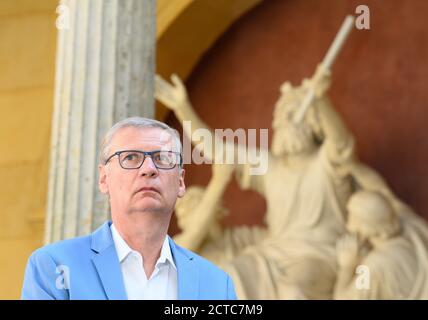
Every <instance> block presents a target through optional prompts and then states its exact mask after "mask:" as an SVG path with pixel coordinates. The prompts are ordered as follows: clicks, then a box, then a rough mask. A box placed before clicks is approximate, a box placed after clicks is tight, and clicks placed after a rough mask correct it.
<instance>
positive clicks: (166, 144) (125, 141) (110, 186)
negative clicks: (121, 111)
mask: <svg viewBox="0 0 428 320" xmlns="http://www.w3.org/2000/svg"><path fill="white" fill-rule="evenodd" d="M177 148H178V147H177V146H175V145H174V139H173V138H172V137H171V136H170V135H169V134H168V133H167V132H166V131H165V130H163V129H161V128H143V129H141V128H134V127H126V128H122V129H119V131H117V132H116V133H115V135H114V136H113V139H112V141H111V143H110V146H109V148H108V152H109V155H112V154H114V153H115V152H117V151H121V150H141V151H154V150H169V151H178V150H177ZM99 173H100V178H99V188H100V191H101V192H102V193H104V194H108V195H109V198H110V205H111V211H112V215H118V214H119V215H122V214H130V213H144V212H147V213H157V214H162V213H166V214H169V215H170V214H171V213H172V211H173V209H174V205H175V202H176V200H177V197H179V198H180V197H182V196H183V195H184V192H185V185H184V170H180V168H179V166H178V165H177V166H175V168H173V169H169V170H165V169H157V168H156V166H155V165H154V163H153V161H152V159H151V157H150V156H147V157H146V158H145V160H144V162H143V165H142V166H141V167H140V168H139V169H131V170H129V169H128V170H127V169H123V168H122V167H121V166H120V164H119V160H118V156H114V157H113V158H111V159H110V161H109V162H108V163H107V164H105V165H103V164H102V165H100V166H99Z"/></svg>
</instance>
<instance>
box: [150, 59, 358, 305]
mask: <svg viewBox="0 0 428 320" xmlns="http://www.w3.org/2000/svg"><path fill="white" fill-rule="evenodd" d="M316 75H317V79H321V81H318V82H317V85H316V89H317V90H316V93H317V95H316V99H315V100H314V101H313V103H312V106H311V108H310V109H309V112H308V113H307V114H306V116H305V118H304V119H303V121H302V122H300V123H296V122H295V121H294V117H295V114H296V112H297V110H298V107H299V105H300V103H301V101H302V99H303V97H304V94H305V92H306V90H307V88H308V87H309V86H310V85H313V83H311V80H304V81H303V82H302V84H301V85H300V86H298V87H293V86H292V85H291V84H290V83H288V82H286V83H284V84H283V85H282V86H281V92H280V97H279V100H278V101H277V103H276V105H275V110H274V119H273V126H272V127H273V140H272V148H271V150H265V149H257V150H249V149H250V148H251V147H249V148H247V149H245V150H243V147H242V146H236V148H235V149H234V150H236V157H238V153H239V152H247V155H248V157H251V156H252V155H254V154H262V153H263V154H265V156H262V157H260V159H265V160H266V159H268V166H267V167H268V169H267V172H266V174H264V175H254V174H252V170H251V169H252V168H254V166H255V164H254V162H253V161H252V162H248V163H245V164H239V163H238V162H237V161H235V164H234V165H233V170H234V172H235V177H236V179H237V181H238V182H239V184H240V186H241V187H242V188H243V189H253V190H255V191H257V192H259V193H260V194H261V195H262V196H263V197H264V198H265V199H266V202H267V212H266V217H265V218H266V225H267V229H266V234H265V235H264V236H263V237H253V238H254V239H257V240H258V241H256V242H255V243H248V244H247V243H246V248H245V249H243V250H238V251H237V253H236V254H234V256H233V257H229V258H228V259H224V263H223V267H224V269H226V270H227V271H228V272H229V274H231V276H232V277H233V278H234V283H235V286H236V290H237V294H238V296H239V297H240V298H243V299H245V298H248V299H271V298H272V299H275V298H293V297H297V298H329V297H331V295H332V291H333V284H334V278H335V270H336V254H335V241H336V239H337V238H338V236H339V235H340V234H342V233H343V232H344V231H345V220H346V217H345V215H344V214H345V212H346V210H345V205H346V203H347V200H348V198H349V197H350V195H351V193H352V192H353V185H352V178H351V176H350V175H349V174H348V173H347V172H346V170H345V168H346V167H347V164H348V163H349V162H350V161H352V159H353V153H354V140H353V137H352V135H351V134H350V132H349V131H348V130H347V128H346V126H345V125H344V123H343V122H342V120H341V118H340V117H339V115H338V114H337V113H336V111H335V110H334V108H333V107H332V104H331V102H330V100H329V98H328V97H327V96H326V95H325V91H326V90H327V88H328V87H329V85H330V74H329V72H328V71H327V70H325V69H324V68H322V66H321V65H320V66H319V67H318V69H317V73H316ZM172 82H173V85H171V84H169V83H168V82H166V81H165V80H163V79H162V78H160V77H159V76H158V77H157V81H156V97H157V99H158V100H159V101H160V102H162V103H163V104H165V105H166V106H167V107H169V108H170V109H171V110H173V111H174V112H175V114H176V116H177V117H178V119H179V120H180V121H185V120H187V121H191V124H192V126H191V130H192V131H191V132H186V134H187V135H188V137H190V138H192V137H193V132H194V130H197V129H201V128H205V129H207V128H209V127H208V126H207V125H206V124H205V123H204V122H203V121H202V120H201V119H200V118H199V116H198V115H197V114H196V112H195V111H194V110H193V107H192V106H191V103H190V101H189V99H188V95H187V92H186V89H185V87H184V85H183V83H182V82H181V80H180V79H179V78H178V77H177V76H173V77H172ZM184 129H185V130H186V128H184ZM213 136H215V135H214V134H213ZM192 142H193V143H194V144H196V143H197V142H198V141H192ZM203 152H204V155H205V157H207V158H209V159H217V157H218V155H215V154H214V151H213V150H211V149H207V150H203ZM256 165H258V164H256ZM213 211H215V210H213ZM182 236H183V237H184V235H182ZM179 237H180V236H179ZM211 252H212V251H211ZM212 254H213V253H212ZM213 255H214V254H213ZM302 272H304V274H302ZM320 279H322V280H321V281H320ZM293 288H295V289H293Z"/></svg>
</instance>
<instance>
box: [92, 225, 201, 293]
mask: <svg viewBox="0 0 428 320" xmlns="http://www.w3.org/2000/svg"><path fill="white" fill-rule="evenodd" d="M111 223H112V222H111V221H107V222H105V223H104V224H103V225H102V226H101V227H99V228H98V229H97V230H95V231H94V232H93V233H92V236H91V249H92V250H93V251H94V255H93V257H92V260H93V262H94V265H95V268H96V270H97V272H98V275H99V277H100V279H101V282H102V284H103V287H104V290H105V292H106V295H107V297H108V298H109V299H113V300H122V299H127V295H126V290H125V285H124V282H123V276H122V270H121V268H120V263H119V258H118V256H117V252H116V248H115V246H114V242H113V238H112V235H111V230H110V225H111ZM167 237H168V241H169V245H170V248H171V253H172V256H173V259H174V262H175V265H176V267H177V289H178V299H179V300H196V299H198V297H199V268H198V266H197V263H196V261H195V258H196V256H195V255H194V254H193V253H192V252H190V251H188V250H185V249H183V248H181V247H179V246H178V245H176V244H175V242H174V241H173V240H172V239H171V237H170V236H167Z"/></svg>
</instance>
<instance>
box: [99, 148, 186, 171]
mask: <svg viewBox="0 0 428 320" xmlns="http://www.w3.org/2000/svg"><path fill="white" fill-rule="evenodd" d="M114 156H117V157H118V159H119V164H120V166H121V167H122V168H123V169H139V168H141V166H142V165H143V163H144V160H146V157H147V156H149V157H151V158H152V161H153V164H154V165H155V167H156V168H158V169H164V170H169V169H173V168H175V166H176V165H179V166H182V164H183V163H182V161H183V160H182V157H181V154H180V152H175V151H163V150H155V151H141V150H122V151H116V152H115V153H113V154H112V155H111V156H110V157H108V159H107V160H106V161H105V163H104V164H107V162H109V161H110V159H111V158H113V157H114Z"/></svg>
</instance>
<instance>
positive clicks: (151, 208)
mask: <svg viewBox="0 0 428 320" xmlns="http://www.w3.org/2000/svg"><path fill="white" fill-rule="evenodd" d="M165 211H166V210H165V208H163V207H162V206H159V205H154V204H152V205H142V206H134V207H131V208H129V210H128V212H129V213H163V212H165Z"/></svg>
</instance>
